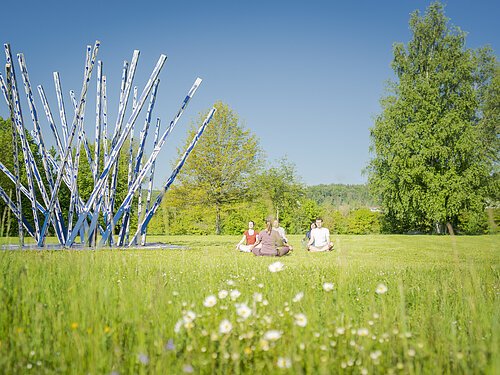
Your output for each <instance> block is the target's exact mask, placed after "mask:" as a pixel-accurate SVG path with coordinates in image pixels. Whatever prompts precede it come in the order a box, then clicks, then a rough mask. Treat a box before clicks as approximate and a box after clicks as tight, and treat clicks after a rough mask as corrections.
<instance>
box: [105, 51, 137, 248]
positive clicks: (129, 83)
mask: <svg viewBox="0 0 500 375" xmlns="http://www.w3.org/2000/svg"><path fill="white" fill-rule="evenodd" d="M139 55H140V52H139V51H138V50H134V53H133V55H132V61H131V63H130V67H129V69H128V71H127V80H126V82H125V88H124V91H123V98H122V100H121V101H120V107H119V109H118V117H117V121H116V126H115V133H114V134H113V140H112V141H111V145H112V147H114V145H115V144H116V141H117V137H119V136H120V133H121V131H122V126H123V120H124V118H125V117H124V116H125V110H126V108H127V104H128V99H129V96H130V90H131V89H132V82H133V81H134V77H135V71H136V68H137V62H138V61H139ZM136 104H137V103H136ZM133 110H134V105H132V111H133ZM117 181H118V159H117V161H116V164H115V165H114V169H113V174H112V177H111V190H110V195H111V196H110V209H111V213H112V212H113V210H114V204H115V196H116V184H117ZM122 228H123V225H122ZM122 238H123V231H121V234H120V235H119V242H121V241H122V240H121V239H122Z"/></svg>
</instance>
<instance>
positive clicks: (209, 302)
mask: <svg viewBox="0 0 500 375" xmlns="http://www.w3.org/2000/svg"><path fill="white" fill-rule="evenodd" d="M216 303H217V297H215V296H213V295H210V296H208V297H207V298H205V301H203V306H205V307H214V306H215V305H216Z"/></svg>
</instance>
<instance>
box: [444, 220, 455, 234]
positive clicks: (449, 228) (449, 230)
mask: <svg viewBox="0 0 500 375" xmlns="http://www.w3.org/2000/svg"><path fill="white" fill-rule="evenodd" d="M446 228H448V233H449V234H450V236H454V235H455V231H454V230H453V225H451V223H450V222H449V221H447V222H446Z"/></svg>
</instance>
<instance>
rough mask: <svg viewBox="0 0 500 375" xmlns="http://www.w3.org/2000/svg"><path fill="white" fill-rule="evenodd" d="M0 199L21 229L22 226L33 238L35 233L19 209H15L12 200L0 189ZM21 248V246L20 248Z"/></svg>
mask: <svg viewBox="0 0 500 375" xmlns="http://www.w3.org/2000/svg"><path fill="white" fill-rule="evenodd" d="M0 197H2V199H3V200H4V202H5V204H6V205H7V206H8V207H9V208H10V210H11V211H12V212H13V213H14V215H15V216H16V217H17V220H19V221H20V222H21V227H23V226H24V228H26V231H27V232H28V234H29V235H30V236H31V237H35V232H34V230H33V228H32V227H31V225H30V223H28V221H27V220H26V219H25V218H24V217H23V216H22V212H21V211H19V209H18V208H17V207H16V205H15V204H14V202H12V199H10V197H9V196H8V195H7V193H5V190H3V188H2V187H0ZM21 247H22V246H21Z"/></svg>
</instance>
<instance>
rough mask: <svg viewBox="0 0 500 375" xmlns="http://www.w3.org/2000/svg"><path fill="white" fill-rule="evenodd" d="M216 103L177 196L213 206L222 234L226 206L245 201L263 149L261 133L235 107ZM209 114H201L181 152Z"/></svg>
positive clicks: (183, 173) (216, 224)
mask: <svg viewBox="0 0 500 375" xmlns="http://www.w3.org/2000/svg"><path fill="white" fill-rule="evenodd" d="M215 107H216V108H217V112H216V113H215V115H214V117H213V119H212V121H211V122H210V124H209V126H208V127H207V128H206V130H205V132H204V134H203V135H202V137H201V138H200V141H199V142H198V144H197V146H196V148H195V149H194V150H193V151H192V153H191V154H190V156H189V158H188V159H187V161H186V163H185V165H184V166H183V168H182V171H181V173H180V174H179V177H178V184H177V186H176V187H175V188H174V189H173V192H174V193H175V194H174V195H175V197H174V198H173V199H175V200H176V201H177V202H178V203H182V202H184V204H189V205H197V204H201V205H204V206H205V207H211V208H212V209H213V212H214V213H215V233H216V234H220V233H221V225H222V223H221V211H222V209H223V206H224V205H227V204H230V203H234V202H240V201H243V200H245V199H247V198H248V197H249V196H250V194H251V191H250V183H251V179H252V176H255V174H256V172H257V171H258V169H259V167H260V166H261V150H260V147H259V142H258V139H257V137H256V136H255V135H254V134H252V133H251V131H250V130H249V129H246V128H245V127H244V126H243V125H242V123H241V121H240V119H239V117H238V115H237V113H236V112H235V111H233V110H232V109H231V108H230V107H229V106H228V105H227V104H224V103H222V102H217V103H215ZM205 116H206V113H203V114H200V116H199V119H198V121H197V124H194V126H193V127H192V128H191V130H190V131H189V133H188V136H187V139H186V141H185V145H184V147H183V148H181V149H179V150H178V153H179V155H180V154H181V153H183V152H184V149H185V147H186V146H187V145H188V144H189V143H190V142H191V139H192V137H193V136H194V134H195V132H196V129H197V127H198V126H199V124H201V122H202V121H203V120H204V118H205Z"/></svg>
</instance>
